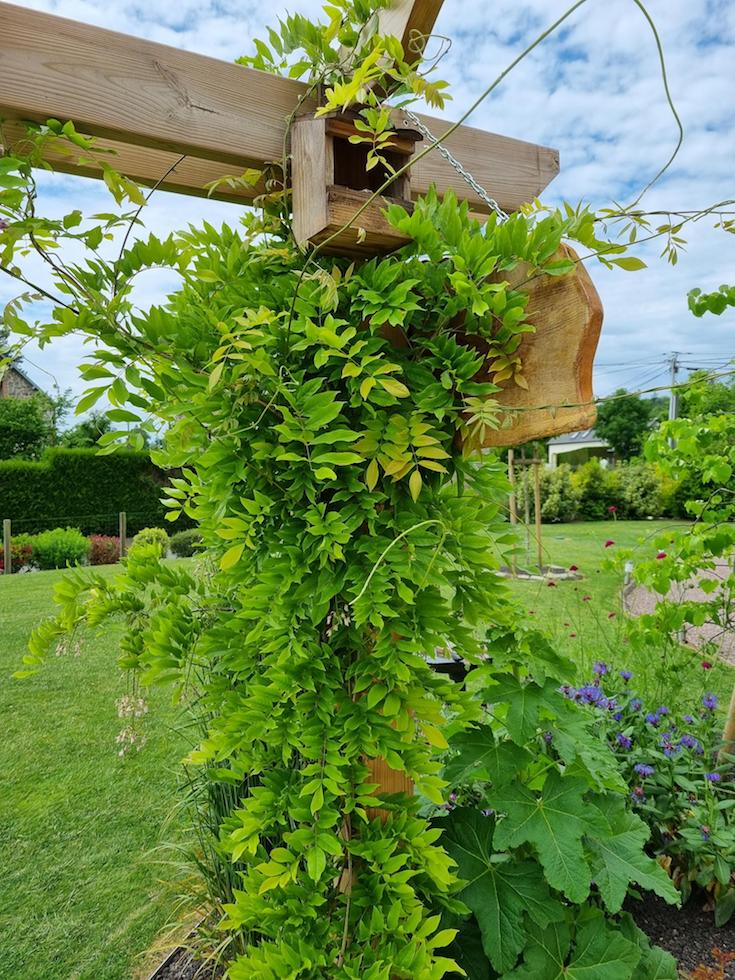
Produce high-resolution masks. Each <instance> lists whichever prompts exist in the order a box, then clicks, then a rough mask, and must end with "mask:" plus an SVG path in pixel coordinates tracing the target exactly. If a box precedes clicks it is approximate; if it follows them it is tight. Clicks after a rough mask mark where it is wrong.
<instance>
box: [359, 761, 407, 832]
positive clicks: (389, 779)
mask: <svg viewBox="0 0 735 980" xmlns="http://www.w3.org/2000/svg"><path fill="white" fill-rule="evenodd" d="M365 765H366V766H367V767H368V769H369V770H370V777H369V781H370V782H373V783H377V784H378V789H377V790H376V791H375V793H374V795H375V796H381V797H382V796H385V795H387V794H389V793H406V794H407V795H408V796H413V781H412V780H411V779H409V777H408V776H407V775H406V773H405V772H401V771H400V770H398V769H391V767H390V766H389V765H388V763H387V762H386V761H385V759H366V760H365ZM366 813H367V815H368V818H369V819H370V820H373V819H375V817H380V818H381V820H383V821H385V820H386V819H387V817H388V811H387V810H383V809H381V808H380V807H367V808H366Z"/></svg>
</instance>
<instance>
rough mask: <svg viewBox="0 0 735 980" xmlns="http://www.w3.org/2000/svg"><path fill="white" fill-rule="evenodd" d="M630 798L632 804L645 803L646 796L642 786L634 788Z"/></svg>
mask: <svg viewBox="0 0 735 980" xmlns="http://www.w3.org/2000/svg"><path fill="white" fill-rule="evenodd" d="M630 798H631V800H632V801H633V802H634V803H645V802H646V794H645V791H644V789H643V787H642V786H634V787H633V792H632V793H631V794H630Z"/></svg>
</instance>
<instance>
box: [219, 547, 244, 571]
mask: <svg viewBox="0 0 735 980" xmlns="http://www.w3.org/2000/svg"><path fill="white" fill-rule="evenodd" d="M244 550H245V544H244V542H243V543H242V544H236V545H234V546H233V547H232V548H230V549H229V550H228V551H226V552H225V553H224V555H223V556H222V561H221V562H220V563H219V567H220V568H221V569H222V570H223V571H227V569H228V568H232V567H233V566H234V565H237V563H238V562H239V561H240V559H241V558H242V553H243V551H244Z"/></svg>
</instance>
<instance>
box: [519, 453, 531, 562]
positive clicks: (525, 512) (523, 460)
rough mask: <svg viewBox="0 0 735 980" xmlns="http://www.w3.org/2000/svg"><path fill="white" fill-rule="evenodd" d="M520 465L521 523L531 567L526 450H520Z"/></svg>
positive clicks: (529, 498) (529, 490)
mask: <svg viewBox="0 0 735 980" xmlns="http://www.w3.org/2000/svg"><path fill="white" fill-rule="evenodd" d="M521 465H522V466H523V523H524V524H525V526H526V568H530V567H531V487H530V483H529V479H528V465H527V464H526V450H525V449H522V450H521Z"/></svg>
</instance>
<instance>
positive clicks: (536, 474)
mask: <svg viewBox="0 0 735 980" xmlns="http://www.w3.org/2000/svg"><path fill="white" fill-rule="evenodd" d="M533 510H534V517H535V518H536V548H537V549H538V569H539V571H541V570H542V568H543V567H544V553H543V547H542V544H541V466H540V464H539V462H538V460H534V461H533Z"/></svg>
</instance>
